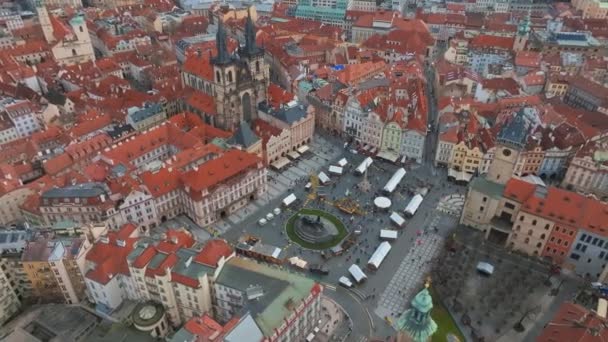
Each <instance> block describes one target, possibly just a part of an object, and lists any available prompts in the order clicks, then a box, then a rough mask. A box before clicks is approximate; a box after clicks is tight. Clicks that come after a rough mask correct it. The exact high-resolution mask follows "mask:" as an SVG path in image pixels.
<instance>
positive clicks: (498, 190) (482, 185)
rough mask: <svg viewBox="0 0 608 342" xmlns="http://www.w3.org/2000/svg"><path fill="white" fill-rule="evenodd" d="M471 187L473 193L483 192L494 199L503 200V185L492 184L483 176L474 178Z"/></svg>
mask: <svg viewBox="0 0 608 342" xmlns="http://www.w3.org/2000/svg"><path fill="white" fill-rule="evenodd" d="M469 187H470V188H471V190H473V191H477V192H481V193H482V194H486V195H488V196H491V197H494V198H501V197H502V194H503V192H504V191H505V186H504V185H503V184H499V183H496V182H492V181H491V180H488V179H486V178H485V177H483V176H481V177H475V178H473V180H472V181H471V183H469Z"/></svg>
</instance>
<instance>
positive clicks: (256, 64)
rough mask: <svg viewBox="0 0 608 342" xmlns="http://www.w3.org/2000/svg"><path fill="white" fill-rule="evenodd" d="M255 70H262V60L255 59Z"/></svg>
mask: <svg viewBox="0 0 608 342" xmlns="http://www.w3.org/2000/svg"><path fill="white" fill-rule="evenodd" d="M255 72H260V61H255Z"/></svg>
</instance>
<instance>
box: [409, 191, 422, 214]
mask: <svg viewBox="0 0 608 342" xmlns="http://www.w3.org/2000/svg"><path fill="white" fill-rule="evenodd" d="M422 200H423V197H422V196H421V195H415V196H414V197H412V200H411V201H410V203H408V204H407V207H405V216H408V217H412V216H414V214H416V211H418V208H420V204H421V203H422Z"/></svg>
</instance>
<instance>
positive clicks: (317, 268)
mask: <svg viewBox="0 0 608 342" xmlns="http://www.w3.org/2000/svg"><path fill="white" fill-rule="evenodd" d="M308 270H309V271H310V273H316V274H320V275H328V274H329V269H328V268H327V267H325V266H323V265H320V264H311V265H310V267H309V268H308Z"/></svg>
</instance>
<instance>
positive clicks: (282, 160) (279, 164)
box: [270, 157, 289, 170]
mask: <svg viewBox="0 0 608 342" xmlns="http://www.w3.org/2000/svg"><path fill="white" fill-rule="evenodd" d="M287 164H289V159H287V158H285V157H281V158H279V160H277V161H275V162H273V163H271V164H270V166H272V167H273V168H274V169H275V170H280V169H282V168H284V167H285V166H287Z"/></svg>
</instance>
